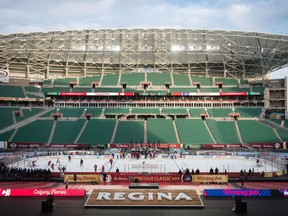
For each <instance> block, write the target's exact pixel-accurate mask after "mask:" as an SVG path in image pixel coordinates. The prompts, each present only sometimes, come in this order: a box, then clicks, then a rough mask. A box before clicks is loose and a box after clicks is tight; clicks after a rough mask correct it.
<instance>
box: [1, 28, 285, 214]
mask: <svg viewBox="0 0 288 216" xmlns="http://www.w3.org/2000/svg"><path fill="white" fill-rule="evenodd" d="M287 63H288V36H287V35H274V34H266V33H259V32H240V31H223V30H192V29H99V30H91V29H88V30H70V31H54V32H33V33H15V34H7V35H0V68H1V69H0V105H1V107H0V146H1V148H2V149H1V155H0V156H1V157H0V159H1V180H2V183H3V182H6V181H7V182H9V184H10V183H11V182H14V181H16V182H17V181H18V182H19V181H20V180H21V183H20V184H23V185H25V184H26V183H23V182H22V181H28V182H29V181H39V180H40V179H41V180H43V178H44V181H45V182H46V181H48V183H47V182H46V185H45V187H46V188H49V187H52V185H51V183H50V182H53V181H54V182H55V181H56V182H61V184H60V185H58V186H57V187H56V188H61V187H64V185H65V183H66V184H67V185H66V187H68V183H70V185H69V188H71V190H73V189H75V190H78V189H79V188H82V189H83V188H84V189H85V190H86V192H87V191H88V194H89V199H88V201H87V203H85V206H86V207H91V206H95V203H94V202H95V200H92V198H91V199H90V197H93V196H94V195H95V194H93V191H91V190H92V189H95V188H96V189H95V190H101V188H105V189H106V190H108V189H111V188H112V189H116V190H120V189H122V188H123V185H126V186H128V185H129V186H131V184H134V183H135V184H136V186H138V187H140V186H144V188H146V189H147V188H148V189H149V190H152V189H153V186H155V185H154V184H155V183H156V184H160V186H161V184H162V188H165V190H169V189H171V188H172V189H175V188H174V187H179V186H181V187H182V189H185V190H187V189H188V190H189V189H191V188H193V190H194V189H195V188H196V190H198V191H197V193H198V194H200V195H199V196H204V195H207V194H208V192H206V191H205V189H207V188H208V189H211V188H218V189H219V188H221V186H222V183H223V182H224V183H225V186H224V189H227V190H231V191H233V189H235V187H234V186H235V185H236V189H235V190H239V191H240V192H241V189H239V187H240V184H239V182H240V181H241V178H242V177H243V175H244V177H243V178H245V182H247V184H248V185H249V184H251V185H250V188H254V187H258V188H257V189H259V190H260V189H267V190H268V189H269V190H270V189H271V191H272V190H273V191H272V192H271V191H269V192H268V193H270V194H272V195H273V194H274V195H275V194H278V196H284V195H283V194H285V196H287V194H286V193H287V192H286V189H287V188H288V187H287V169H288V168H287V158H288V154H287V147H288V145H287V142H288V104H287V101H288V93H287V92H288V77H286V78H284V79H277V80H276V79H275V80H269V79H268V78H267V75H268V74H269V73H271V72H273V71H276V70H279V69H281V68H285V67H287ZM58 160H59V163H58ZM70 160H71V161H70ZM82 160H84V165H83V161H82ZM110 160H112V161H110ZM64 161H65V162H64ZM79 161H82V164H81V162H80V165H79ZM49 162H51V163H52V164H54V165H55V168H54V165H53V169H52V167H51V165H50V164H49ZM234 162H235V164H234ZM87 164H89V165H87ZM94 164H95V165H97V166H98V167H97V166H96V168H95V166H94ZM216 167H217V170H218V169H219V172H218V171H217V173H215V172H216V171H215V170H214V169H216ZM118 168H119V169H120V173H119V172H118V170H117V169H118ZM212 168H213V169H212ZM28 169H29V170H37V172H36V171H33V172H32V171H31V172H32V173H34V174H31V173H29V175H27V173H24V174H23V172H22V171H23V170H25V172H26V171H27V170H28ZM196 169H200V172H201V175H199V176H202V177H203V178H200V177H199V176H196V174H195V175H194V170H196ZM211 169H212V173H211ZM19 170H21V172H20V171H19ZM43 170H44V171H43ZM47 170H49V175H48V174H47V172H46V171H47ZM191 170H193V172H192V171H191ZM240 170H242V171H243V172H244V174H243V173H242V172H241V173H242V174H241V173H240ZM38 171H39V172H40V173H41V174H39V175H38ZM19 172H20V173H21V174H19ZM29 172H30V171H29ZM213 172H214V173H213ZM212 174H213V175H212ZM76 175H77V176H78V177H77V176H76ZM40 176H41V177H40ZM75 176H76V177H75ZM151 176H152V177H151ZM211 176H218V180H215V178H213V179H211ZM83 179H84V180H83ZM85 179H86V180H85ZM192 179H193V180H192ZM203 179H206V180H203ZM207 179H208V180H207ZM216 179H217V178H216ZM243 181H244V180H243ZM91 182H92V183H93V188H92V189H91ZM142 182H143V185H141V184H142ZM231 182H232V183H231ZM255 182H256V183H255ZM259 182H260V183H259ZM267 182H270V183H269V187H268V188H265V186H264V185H262V186H261V183H264V184H266V186H267V184H268V183H267ZM84 183H85V184H84ZM253 183H254V184H255V185H253ZM13 184H15V187H19V183H13ZM150 184H152V186H151V185H150ZM203 184H204V186H203ZM215 184H216V186H215ZM219 184H221V186H219ZM232 184H235V185H232ZM238 184H239V185H238ZM3 185H4V186H6V187H8V183H7V185H6V184H5V183H3ZM3 185H1V188H5V187H4V186H3ZM35 185H38V184H35ZM39 185H40V184H39ZM39 185H38V187H39ZM79 185H80V186H79ZM88 185H89V186H88ZM134 186H135V185H134ZM150 186H151V187H150ZM35 187H36V186H35ZM237 187H238V188H237ZM259 187H260V188H259ZM11 188H12V187H11ZM197 188H198V189H197ZM12 189H13V188H12ZM12 189H11V190H12ZM66 189H67V188H66ZM0 190H1V189H0ZM222 190H223V188H222ZM275 190H276V192H275ZM3 191H5V194H7V191H6V190H4V189H3V190H2V192H1V193H2V195H3ZM128 191H129V190H128ZM200 191H201V192H200ZM203 191H204V192H203ZM239 191H238V192H239ZM243 191H245V190H242V192H243ZM279 191H282V192H279ZM283 191H284V193H283ZM246 192H247V191H246ZM9 193H10V192H9ZM71 193H72V192H71ZM105 193H106V192H105ZM107 193H108V192H107ZM115 193H116V192H115ZM231 193H232V192H231ZM265 193H266V192H265ZM54 195H55V194H54ZM142 195H143V197H144V194H141V195H140V197H142ZM234 195H235V194H234ZM99 196H100V195H98V198H99ZM111 196H112V195H111ZM117 196H120V195H119V194H118V195H115V194H114V198H115V197H116V198H117ZM121 196H122V195H121ZM129 196H130V195H128V197H129ZM145 196H146V195H145ZM151 196H154V195H153V194H152V192H151V193H150V194H149V193H148V195H147V197H149V199H150V198H151ZM155 196H156V195H155ZM159 196H160V195H158V198H159ZM175 196H176V195H175ZM189 196H190V195H183V194H181V193H179V195H178V196H176V198H175V197H173V199H174V198H175V199H176V200H177V199H178V198H179V197H180V198H182V199H184V198H185V199H186V201H187V200H189V199H188V198H187V197H189ZM192 196H194V195H193V194H191V197H192ZM103 197H106V199H108V198H107V197H108V195H107V194H104V195H103ZM131 197H132V198H133V199H135V200H137V199H140V197H135V196H134V197H133V196H132V195H131ZM118 198H119V197H118ZM132 198H131V200H133V199H132ZM152 198H153V197H152ZM180 198H179V199H180ZM109 199H110V198H109ZM119 199H120V198H119ZM143 199H144V198H143ZM149 199H148V201H146V202H145V203H148V204H144V207H145V205H146V206H149V207H151V206H152V207H153V204H151V203H150V204H149ZM159 199H160V198H159ZM167 199H168V198H167ZM171 199H172V198H171ZM171 199H170V200H171ZM91 200H92V201H91ZM131 200H130V202H132V201H131ZM193 200H194V198H193ZM37 201H39V200H37V199H36V200H34V201H33V202H34V203H36V202H37ZM182 201H183V204H182V203H180V204H179V203H178V204H177V205H178V207H179V205H180V206H181V205H183V206H186V204H187V203H184V200H182ZM218 201H219V200H218ZM222 201H223V200H222ZM5 202H6V201H5ZM16 202H17V201H16ZM21 202H23V200H21ZM47 202H48V201H47ZM56 202H57V201H56ZM58 202H59V203H62V204H63V205H64V206H65V205H67V203H65V202H66V201H65V200H58ZM80 202H83V199H81V201H80ZM213 202H217V201H215V200H212V201H211V199H209V198H208V199H206V200H205V201H204V204H205V208H204V211H203V214H202V213H200V214H199V215H208V214H209V212H210V213H211V212H212V211H213V207H211V206H213ZM223 202H224V203H225V207H223V209H222V207H220V210H219V206H218V207H217V208H218V210H219V212H218V213H219V214H223V213H224V214H225V215H230V214H235V213H234V212H232V213H231V212H230V209H229V211H228V210H227V209H228V207H227V206H229V205H230V204H229V202H231V200H225V201H223ZM249 202H251V203H252V205H256V206H257V205H258V204H257V202H256V201H255V200H253V199H251V200H249ZM283 202H284V201H283ZM52 203H53V202H52ZM75 204H76V202H75ZM211 204H212V205H211ZM284 204H285V205H286V204H287V201H285V203H284ZM284 204H283V203H277V205H284ZM76 205H78V204H76ZM99 205H100V207H101V205H103V206H106V207H107V206H110V207H111V204H96V206H97V207H98V208H97V211H100V212H101V213H102V214H105V213H107V212H105V210H99ZM112 205H116V206H117V205H118V204H117V202H116V204H115V203H112ZM121 205H123V206H131V205H132V206H134V207H135V205H136V206H137V204H135V203H132V204H131V203H130V204H129V202H128V204H127V203H126V204H121ZM165 205H166V206H169V205H171V203H170V204H169V203H168V204H167V203H166V204H164V206H165ZM172 205H173V204H172ZM223 205H224V204H223ZM265 205H266V203H265ZM60 206H61V204H60ZM160 206H161V205H160ZM188 206H190V204H188ZM195 206H196V207H199V206H200V207H203V206H204V205H203V202H202V201H201V202H200V203H198V204H196V205H195ZM206 206H208V207H206ZM142 207H143V206H142ZM186 207H187V206H186ZM63 208H64V207H63ZM82 208H83V207H82ZM229 208H230V206H229ZM267 208H268V210H267ZM271 208H272V206H271V204H267V205H266V207H265V208H263V210H259V209H257V211H261V214H262V215H265V211H267V212H266V213H267V214H268V213H269V214H270V213H271ZM279 208H280V207H279ZM281 208H283V207H281ZM39 209H40V204H39ZM39 209H38V210H39ZM89 209H90V208H89ZM152 209H153V208H152ZM207 209H208V210H207ZM42 210H43V206H42ZM54 210H55V211H54V213H55V214H56V215H57V210H58V209H57V208H56V209H54ZM62 210H63V209H62ZM35 211H36V210H35ZM39 211H40V210H39ZM52 211H53V210H52ZM87 211H88V210H87ZM93 211H94V210H92V212H93ZM123 211H125V210H123ZM136 211H138V210H136ZM136 211H132V212H131V214H135V212H136ZM153 211H154V210H153ZM189 211H190V210H189ZM193 211H194V210H193ZM249 211H250V209H249ZM254 211H255V210H254ZM257 211H256V212H257ZM274 211H275V210H274ZM92 212H90V214H91V213H92ZM120 212H122V210H120ZM125 212H126V211H125ZM196 212H197V213H199V210H196ZM239 212H240V210H239ZM252 212H253V210H252ZM122 213H123V212H122ZM178 213H179V212H177V211H176V210H175V211H174V210H171V211H170V212H169V213H168V215H169V214H171V215H172V214H178ZM181 213H183V214H184V215H188V213H186V212H185V213H184V212H181ZM253 213H254V212H253ZM27 214H32V213H31V212H29V213H28V212H27ZM33 214H34V213H33ZM58 214H61V207H60V213H59V210H58ZM62 214H63V212H62ZM83 214H84V213H83ZM86 214H89V212H86V213H85V215H86ZM119 214H120V213H119ZM123 214H124V213H123ZM125 214H128V215H129V213H127V212H126V213H125ZM153 214H155V215H157V214H164V213H163V212H162V211H160V210H159V212H158V210H157V211H155V212H154V213H153ZM267 214H266V215H267ZM165 215H166V214H165ZM278 215H281V214H278Z"/></svg>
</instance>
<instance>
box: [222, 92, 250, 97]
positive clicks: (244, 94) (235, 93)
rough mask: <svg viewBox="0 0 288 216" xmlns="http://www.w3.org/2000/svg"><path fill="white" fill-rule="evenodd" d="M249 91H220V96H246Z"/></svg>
mask: <svg viewBox="0 0 288 216" xmlns="http://www.w3.org/2000/svg"><path fill="white" fill-rule="evenodd" d="M246 95H247V92H220V96H246Z"/></svg>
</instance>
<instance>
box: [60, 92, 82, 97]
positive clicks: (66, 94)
mask: <svg viewBox="0 0 288 216" xmlns="http://www.w3.org/2000/svg"><path fill="white" fill-rule="evenodd" d="M59 95H60V96H86V92H60V94H59Z"/></svg>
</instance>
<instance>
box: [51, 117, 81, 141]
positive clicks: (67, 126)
mask: <svg viewBox="0 0 288 216" xmlns="http://www.w3.org/2000/svg"><path fill="white" fill-rule="evenodd" d="M84 122H85V119H79V120H77V121H59V120H58V121H57V123H56V127H55V131H54V134H53V138H52V141H51V143H58V144H70V143H74V141H75V139H76V138H77V136H78V134H79V132H80V131H81V128H82V126H83V124H84Z"/></svg>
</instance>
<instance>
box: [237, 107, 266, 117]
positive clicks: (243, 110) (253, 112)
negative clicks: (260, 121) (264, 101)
mask: <svg viewBox="0 0 288 216" xmlns="http://www.w3.org/2000/svg"><path fill="white" fill-rule="evenodd" d="M261 111H262V108H258V107H237V108H235V113H239V114H240V118H253V117H257V118H258V117H259V115H260V113H261Z"/></svg>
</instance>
